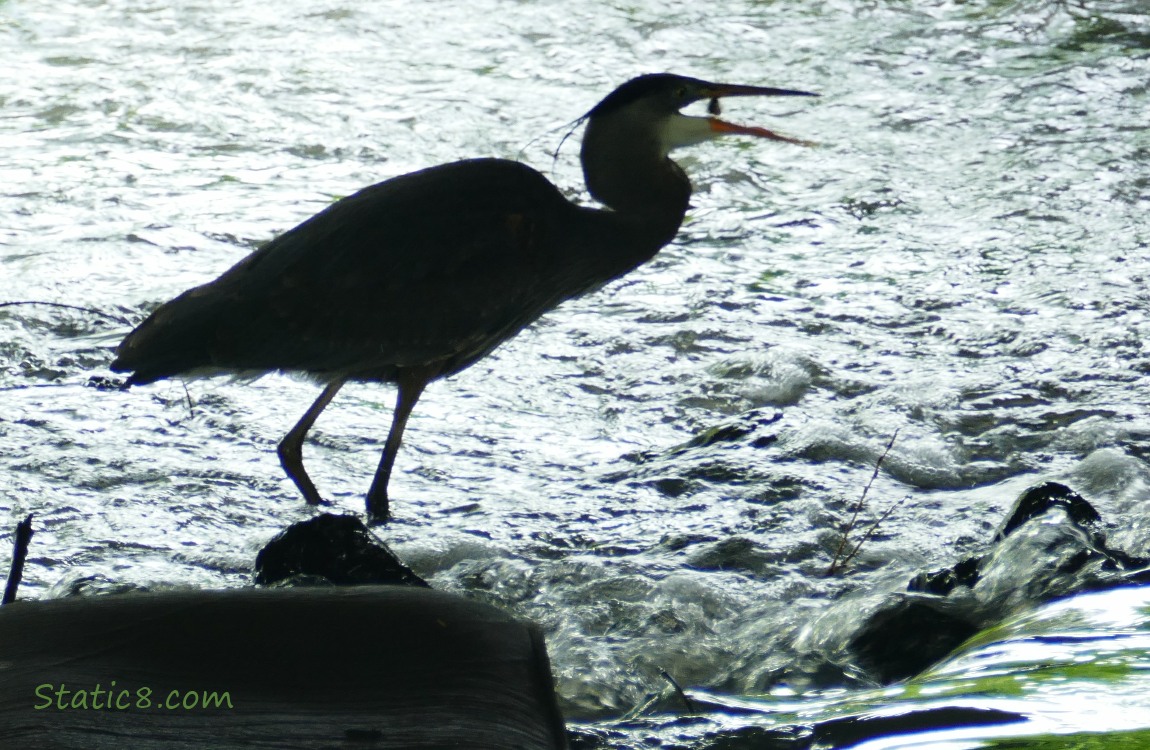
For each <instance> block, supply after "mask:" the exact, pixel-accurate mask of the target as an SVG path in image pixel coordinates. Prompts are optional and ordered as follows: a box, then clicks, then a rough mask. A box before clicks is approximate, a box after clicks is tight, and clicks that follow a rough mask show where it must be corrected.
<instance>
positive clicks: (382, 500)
mask: <svg viewBox="0 0 1150 750" xmlns="http://www.w3.org/2000/svg"><path fill="white" fill-rule="evenodd" d="M430 381H431V376H430V375H429V373H428V372H425V371H423V370H407V371H403V372H401V373H400V376H399V378H398V383H399V394H398V395H397V396H396V398H395V414H394V415H393V416H392V418H391V430H390V431H389V432H388V433H387V443H386V444H385V445H384V446H383V456H382V457H381V458H380V460H379V468H378V469H376V471H375V479H373V480H372V481H371V489H369V490H368V491H367V518H368V523H372V524H375V523H387V522H388V520H390V518H391V511H390V510H389V509H388V500H387V481H388V479H390V478H391V468H392V466H394V465H395V454H396V453H398V452H399V446H400V444H401V443H402V442H403V428H404V427H406V426H407V418H408V417H409V416H411V410H412V409H414V408H415V402H416V401H419V396H420V394H422V393H423V389H424V388H425V387H426V386H427V384H428V383H429V382H430Z"/></svg>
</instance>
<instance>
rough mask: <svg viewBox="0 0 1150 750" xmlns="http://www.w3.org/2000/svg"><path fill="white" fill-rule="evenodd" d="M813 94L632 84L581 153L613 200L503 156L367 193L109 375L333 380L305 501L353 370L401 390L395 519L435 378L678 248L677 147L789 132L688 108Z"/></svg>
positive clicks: (157, 320) (258, 254)
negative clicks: (413, 425)
mask: <svg viewBox="0 0 1150 750" xmlns="http://www.w3.org/2000/svg"><path fill="white" fill-rule="evenodd" d="M798 94H804V92H797V91H789V90H780V89H766V88H758V87H747V86H730V85H723V84H712V83H707V82H704V81H698V80H696V79H691V78H684V77H681V76H672V75H669V74H659V75H649V76H641V77H640V78H637V79H632V80H631V81H629V82H627V83H625V84H623V85H622V86H620V87H619V88H618V89H616V90H615V91H614V92H612V94H611V95H610V96H608V97H607V98H606V99H604V100H603V101H602V102H600V104H599V105H597V106H596V107H595V108H593V109H592V110H591V111H590V112H589V113H588V114H587V115H586V117H585V119H586V121H587V130H586V133H585V135H584V140H583V148H582V154H581V156H582V162H583V171H584V178H585V180H586V182H587V186H588V189H589V191H590V192H591V195H592V196H593V197H594V198H596V200H598V201H599V202H600V203H602V204H603V205H605V206H606V208H592V207H587V206H580V205H577V204H575V203H572V202H571V201H569V200H567V199H566V198H565V197H564V196H563V195H562V193H560V191H559V190H558V188H556V187H555V186H554V185H552V184H551V183H550V182H549V181H548V180H547V179H546V178H545V177H544V176H543V175H542V174H540V173H539V172H538V171H536V170H534V169H532V168H531V167H528V166H526V165H523V164H520V163H518V162H513V161H508V160H503V159H470V160H465V161H458V162H453V163H450V164H444V165H441V166H436V167H431V168H429V169H424V170H421V171H418V172H413V173H410V174H406V175H402V176H400V177H395V178H393V179H390V180H387V181H385V182H381V183H379V184H376V185H372V186H370V187H367V188H364V189H363V190H360V191H359V192H357V193H355V194H353V195H351V196H348V197H347V198H344V199H343V200H340V201H338V202H336V203H334V204H332V205H331V206H329V207H328V208H326V209H324V210H323V211H321V212H320V213H318V214H316V215H315V216H313V217H312V218H310V219H308V220H307V221H305V222H304V223H302V224H300V225H299V226H297V227H296V228H294V229H292V230H290V231H288V232H286V233H284V234H282V235H280V236H279V237H277V238H276V239H274V240H272V241H271V242H269V243H267V244H266V245H264V246H263V247H261V248H260V249H258V250H256V251H255V252H254V253H252V254H251V255H249V256H248V257H246V258H244V259H243V260H242V261H240V262H239V263H237V264H236V265H235V266H233V267H232V268H231V269H229V270H228V271H226V272H225V273H224V274H223V275H222V276H220V277H219V278H217V279H216V280H214V281H212V282H210V283H207V284H204V285H203V286H199V287H196V288H194V289H191V290H189V291H187V292H184V293H183V294H181V295H180V296H178V297H176V298H175V299H173V300H171V301H170V302H167V303H166V304H164V305H161V306H160V307H159V308H158V309H156V311H155V312H153V313H152V315H151V316H150V317H149V318H147V319H146V320H145V321H144V322H143V323H142V324H140V326H138V327H137V328H136V329H135V330H134V331H132V332H131V333H130V334H128V336H127V337H126V338H125V339H124V340H123V342H122V343H121V344H120V346H119V347H118V349H117V350H116V354H117V357H116V359H115V361H114V362H113V363H112V369H113V370H116V371H119V372H130V373H131V375H130V376H129V378H128V383H129V384H131V385H141V384H145V383H151V382H154V381H156V380H160V379H163V378H169V377H176V376H204V375H216V374H241V375H260V374H263V373H267V372H272V371H283V372H295V373H303V374H305V375H307V376H308V377H310V378H312V379H314V380H316V381H318V382H320V383H322V384H324V386H325V387H324V390H323V392H322V393H321V394H320V396H319V398H318V399H317V400H316V402H315V403H314V404H313V405H312V407H311V408H310V409H309V410H308V411H307V412H306V413H305V414H304V416H303V418H301V419H300V421H299V422H298V423H297V424H296V426H295V427H294V428H293V429H292V430H291V431H290V432H289V433H288V435H287V436H286V437H285V438H284V440H283V442H281V443H280V446H279V455H280V459H281V462H282V463H283V466H284V469H285V471H286V472H287V474H288V476H289V477H290V478H291V479H292V480H293V481H294V482H295V484H296V485H297V486H298V487H299V489H300V491H301V492H302V493H303V495H304V497H305V498H306V499H307V501H308V502H309V503H313V504H318V503H319V502H321V498H320V495H319V493H318V491H317V490H316V488H315V486H314V484H313V483H312V482H311V480H310V478H309V477H308V476H307V473H306V471H305V470H304V468H303V461H302V445H303V440H304V438H305V436H306V434H307V431H308V429H310V427H311V426H312V424H313V423H314V422H315V420H316V418H317V417H318V416H319V414H320V413H321V412H322V411H323V409H324V408H325V407H326V406H327V404H328V403H329V402H330V401H331V400H332V399H333V398H334V397H335V395H336V393H337V392H338V390H339V389H340V387H341V386H342V385H343V384H344V383H346V382H348V381H368V382H391V383H396V384H397V385H398V389H399V393H398V398H397V403H396V409H395V415H394V417H393V420H392V427H391V430H390V432H389V435H388V440H387V444H386V446H385V448H384V452H383V457H382V459H381V461H380V465H379V468H378V470H377V472H376V476H375V479H374V481H373V483H372V487H371V489H370V490H369V491H368V495H367V511H368V515H369V516H370V518H371V519H372V520H374V521H386V520H387V519H388V517H389V507H388V499H387V482H388V479H389V477H390V473H391V469H392V466H393V464H394V460H395V455H396V453H397V452H398V450H399V445H400V442H401V440H402V436H403V431H404V427H405V425H406V421H407V417H408V415H409V414H410V413H411V409H412V408H413V407H414V405H415V403H416V401H417V400H418V399H419V396H420V394H421V393H422V391H423V388H424V387H425V386H426V385H427V384H428V383H429V382H431V381H433V380H436V379H439V378H443V377H447V376H449V375H452V374H454V373H457V372H459V371H460V370H463V369H464V368H466V367H468V366H469V365H471V364H474V363H475V362H476V361H477V360H479V359H481V358H482V357H484V356H485V355H487V354H488V353H490V352H491V351H492V350H493V349H495V348H496V347H497V346H499V344H501V343H503V342H504V341H506V340H508V339H509V338H511V337H513V336H514V335H515V334H516V333H518V332H519V331H521V330H523V328H525V327H527V326H528V325H530V324H531V323H532V322H533V321H534V320H536V319H537V318H539V317H540V316H541V315H543V314H544V313H546V312H547V311H548V310H551V309H553V308H554V307H556V306H557V305H559V304H560V303H562V302H563V301H565V300H568V299H571V298H572V297H576V296H579V295H581V294H585V293H587V292H589V291H591V290H593V289H595V288H597V287H599V286H602V285H603V284H605V283H607V282H609V281H611V280H613V279H616V278H618V277H620V276H622V275H624V274H626V273H628V272H629V271H631V270H633V269H635V268H636V267H638V266H639V265H641V264H642V263H644V262H645V261H647V260H649V259H650V258H651V257H653V256H654V255H655V254H656V253H657V252H658V251H659V249H660V248H662V247H663V246H664V245H666V244H667V243H668V242H670V241H671V240H672V239H673V238H674V236H675V234H676V232H677V231H678V229H679V226H680V224H681V223H682V220H683V217H684V215H685V214H686V211H687V207H688V200H689V198H690V195H691V186H690V182H689V180H688V179H687V177H686V175H685V174H684V173H683V171H682V170H681V169H680V168H679V167H678V165H676V164H675V163H674V162H673V161H671V160H670V159H669V158H668V156H667V154H668V153H669V151H670V150H671V149H672V148H675V147H678V146H681V145H690V144H692V143H697V142H700V141H703V140H707V139H709V138H713V137H716V136H718V135H722V134H724V133H742V134H746V135H755V136H760V137H768V138H775V139H778V140H792V139H788V138H785V137H783V136H778V135H777V134H775V133H772V132H771V131H767V130H763V129H761V128H751V127H744V126H737V125H732V124H730V123H726V122H723V121H721V120H718V119H717V118H714V117H709V118H698V117H688V116H686V115H682V114H681V113H680V112H679V109H681V108H682V107H683V106H685V105H686V104H689V103H691V102H693V101H698V100H700V99H706V98H710V99H712V101H715V100H717V98H718V97H720V96H750V95H798Z"/></svg>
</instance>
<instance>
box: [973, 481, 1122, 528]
mask: <svg viewBox="0 0 1150 750" xmlns="http://www.w3.org/2000/svg"><path fill="white" fill-rule="evenodd" d="M1051 508H1063V509H1064V510H1065V511H1066V515H1067V516H1069V518H1070V520H1071V521H1073V522H1074V523H1075V524H1076V525H1077V526H1079V527H1082V528H1083V529H1084V530H1088V531H1091V532H1095V533H1101V525H1102V516H1100V515H1098V511H1097V510H1095V509H1094V506H1093V505H1091V504H1090V503H1089V502H1087V501H1086V499H1085V498H1083V497H1082V496H1081V495H1079V494H1078V493H1077V492H1075V491H1074V490H1072V489H1070V488H1069V487H1067V486H1066V485H1064V484H1059V483H1058V482H1043V483H1042V484H1040V485H1038V486H1037V487H1031V488H1030V489H1028V490H1027V491H1026V492H1024V493H1022V495H1021V496H1020V497H1019V498H1018V500H1017V501H1015V503H1014V509H1013V510H1012V511H1011V512H1010V515H1009V516H1008V517H1007V520H1006V523H1005V524H1003V526H1002V529H1001V530H1000V531H999V532H998V534H997V535H996V536H995V540H996V541H997V540H1000V539H1003V538H1005V537H1007V536H1009V535H1010V534H1011V533H1012V532H1013V531H1014V530H1015V529H1017V528H1018V527H1019V526H1022V525H1023V524H1024V523H1026V522H1027V521H1029V520H1030V519H1032V518H1037V517H1038V516H1041V515H1043V514H1045V513H1046V512H1047V511H1049V510H1050V509H1051Z"/></svg>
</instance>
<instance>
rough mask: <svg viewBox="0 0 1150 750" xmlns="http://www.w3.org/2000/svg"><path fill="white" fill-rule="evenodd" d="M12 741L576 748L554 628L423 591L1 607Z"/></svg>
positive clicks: (370, 589) (154, 748)
mask: <svg viewBox="0 0 1150 750" xmlns="http://www.w3.org/2000/svg"><path fill="white" fill-rule="evenodd" d="M0 747H12V748H16V747H20V748H50V749H53V750H54V749H56V748H59V749H60V750H67V749H68V748H83V749H84V750H99V749H100V748H124V747H130V748H141V749H143V750H160V749H161V748H162V749H163V750H172V749H174V748H181V749H183V748H187V749H188V750H191V748H196V750H200V749H202V748H205V747H211V748H213V749H216V750H219V749H221V748H223V749H227V748H236V749H237V750H238V749H240V748H255V747H259V748H271V747H274V748H284V749H285V750H286V749H293V748H301V749H302V748H370V749H371V750H378V749H380V748H403V749H404V750H415V749H417V748H448V747H467V748H472V749H473V750H482V749H483V748H491V749H492V750H495V749H496V748H498V750H509V749H510V748H523V749H524V750H527V749H530V750H535V749H536V748H539V749H540V750H543V749H546V750H554V749H555V748H566V747H567V743H566V732H565V730H564V726H563V721H562V718H561V716H560V715H559V710H558V706H557V704H556V701H555V694H554V690H553V685H552V678H551V672H550V667H549V663H548V659H547V653H546V649H545V647H544V644H543V639H542V637H541V635H540V633H539V631H538V630H537V629H536V628H535V627H534V626H533V625H531V624H528V623H524V622H522V621H519V620H517V619H515V618H513V617H511V616H510V615H508V614H506V613H504V612H501V611H499V610H497V609H495V608H494V607H491V606H488V605H486V604H482V603H479V602H473V601H469V600H467V599H464V598H461V597H458V596H454V595H451V594H446V593H444V592H438V591H432V590H429V589H422V588H409V587H399V586H357V587H341V588H310V589H307V588H305V589H262V590H261V589H236V590H225V591H195V592H168V593H152V594H125V595H117V596H104V597H90V598H87V597H77V598H70V599H59V600H52V601H17V602H14V603H12V604H9V605H7V606H5V607H3V608H0Z"/></svg>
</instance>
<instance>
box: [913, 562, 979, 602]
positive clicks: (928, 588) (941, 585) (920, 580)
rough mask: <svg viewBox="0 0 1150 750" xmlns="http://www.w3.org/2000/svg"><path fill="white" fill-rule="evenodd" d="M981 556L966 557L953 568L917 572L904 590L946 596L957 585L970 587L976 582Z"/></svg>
mask: <svg viewBox="0 0 1150 750" xmlns="http://www.w3.org/2000/svg"><path fill="white" fill-rule="evenodd" d="M981 562H982V558H981V557H968V558H967V559H965V560H963V561H962V562H960V563H958V564H957V565H955V566H954V567H953V568H943V569H942V570H936V571H934V572H933V573H919V574H918V575H917V576H915V577H914V578H912V579H911V582H910V584H908V585H907V587H906V590H907V591H909V592H911V593H922V594H935V595H937V596H946V595H947V594H949V593H950V592H952V591H954V589H955V588H957V587H959V586H966V587H967V588H971V587H973V586H974V584H976V583H978V566H979V564H980V563H981Z"/></svg>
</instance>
